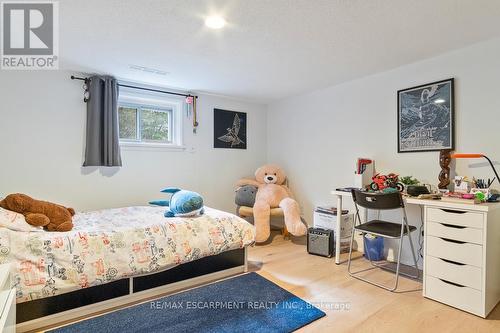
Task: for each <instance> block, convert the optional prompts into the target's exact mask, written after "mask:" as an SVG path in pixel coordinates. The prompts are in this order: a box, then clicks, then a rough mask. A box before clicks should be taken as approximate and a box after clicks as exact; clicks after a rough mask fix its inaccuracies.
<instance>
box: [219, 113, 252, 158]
mask: <svg viewBox="0 0 500 333" xmlns="http://www.w3.org/2000/svg"><path fill="white" fill-rule="evenodd" d="M214 148H232V149H247V114H246V113H245V112H236V111H228V110H221V109H214Z"/></svg>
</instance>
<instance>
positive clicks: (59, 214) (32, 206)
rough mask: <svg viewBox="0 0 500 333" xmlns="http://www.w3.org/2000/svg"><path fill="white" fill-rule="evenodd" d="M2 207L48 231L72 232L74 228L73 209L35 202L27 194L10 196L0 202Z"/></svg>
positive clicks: (44, 202) (45, 202)
mask: <svg viewBox="0 0 500 333" xmlns="http://www.w3.org/2000/svg"><path fill="white" fill-rule="evenodd" d="M0 207H2V208H3V209H7V210H11V211H13V212H16V213H19V214H22V215H24V217H25V219H26V222H27V223H28V224H31V225H33V226H35V227H44V228H45V229H47V230H48V231H70V230H71V229H72V228H73V221H72V216H73V215H75V210H74V209H73V208H66V207H64V206H60V205H57V204H54V203H51V202H47V201H40V200H35V199H33V198H31V197H29V196H27V195H25V194H20V193H16V194H10V195H8V196H7V197H6V198H5V199H3V200H2V201H0Z"/></svg>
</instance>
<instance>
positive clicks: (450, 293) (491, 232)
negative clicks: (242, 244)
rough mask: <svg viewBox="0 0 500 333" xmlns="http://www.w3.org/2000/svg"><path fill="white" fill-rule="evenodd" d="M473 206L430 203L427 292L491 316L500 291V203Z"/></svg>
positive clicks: (426, 250)
mask: <svg viewBox="0 0 500 333" xmlns="http://www.w3.org/2000/svg"><path fill="white" fill-rule="evenodd" d="M469 207H470V209H466V208H464V209H462V208H461V207H460V208H458V209H455V208H452V209H450V208H449V207H443V208H441V207H439V206H437V207H436V206H435V207H432V206H431V207H426V208H425V221H424V224H425V225H424V230H425V244H424V247H425V250H424V253H425V254H424V296H425V297H427V298H431V299H433V300H436V301H439V302H441V303H444V304H447V305H451V306H453V307H456V308H459V309H461V310H464V311H467V312H471V313H473V314H475V315H478V316H481V317H486V316H487V315H488V313H489V312H490V311H491V310H492V309H493V307H494V306H495V305H496V304H497V302H498V300H499V297H500V287H496V286H497V285H500V282H498V273H499V272H500V268H499V266H498V264H497V262H496V260H495V259H494V258H495V254H494V253H497V256H498V253H499V250H500V246H498V240H496V241H493V242H492V241H491V240H492V239H498V233H499V232H500V227H499V225H500V214H499V213H500V209H494V210H492V211H489V210H484V209H481V208H478V206H474V205H469ZM497 259H498V258H497ZM492 263H493V264H492Z"/></svg>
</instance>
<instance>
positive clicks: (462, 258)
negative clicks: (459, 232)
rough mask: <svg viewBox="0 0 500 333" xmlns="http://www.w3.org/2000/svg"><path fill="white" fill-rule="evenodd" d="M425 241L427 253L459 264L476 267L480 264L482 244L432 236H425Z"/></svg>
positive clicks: (481, 260)
mask: <svg viewBox="0 0 500 333" xmlns="http://www.w3.org/2000/svg"><path fill="white" fill-rule="evenodd" d="M425 241H426V243H427V244H426V248H427V252H426V254H427V255H430V256H433V257H437V258H443V259H447V260H451V261H454V262H457V263H460V264H467V265H472V266H476V267H481V266H482V262H483V247H482V245H478V244H473V243H466V242H462V241H456V240H453V239H448V238H443V237H434V236H427V237H426V239H425Z"/></svg>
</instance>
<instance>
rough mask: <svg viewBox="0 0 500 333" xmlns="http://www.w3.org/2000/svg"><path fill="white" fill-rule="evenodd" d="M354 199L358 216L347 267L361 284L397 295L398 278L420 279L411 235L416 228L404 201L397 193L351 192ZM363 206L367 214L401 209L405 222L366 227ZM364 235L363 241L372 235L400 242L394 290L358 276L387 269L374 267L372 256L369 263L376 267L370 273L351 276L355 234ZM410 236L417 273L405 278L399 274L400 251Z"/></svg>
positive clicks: (381, 222)
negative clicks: (360, 233)
mask: <svg viewBox="0 0 500 333" xmlns="http://www.w3.org/2000/svg"><path fill="white" fill-rule="evenodd" d="M352 198H353V200H354V206H355V207H356V216H355V218H354V225H353V230H352V236H351V245H350V248H349V261H348V265H347V271H348V273H349V275H350V276H352V277H354V278H356V279H358V280H362V281H365V282H368V283H371V284H373V285H375V286H377V287H380V288H383V289H386V290H389V291H394V290H396V289H397V287H398V279H399V275H400V274H401V275H405V276H408V277H411V278H415V279H416V278H418V277H419V270H418V266H417V257H416V255H415V249H414V248H413V242H412V240H411V235H410V233H411V232H412V231H415V230H416V229H417V228H416V227H414V226H412V225H408V218H407V216H406V210H405V205H404V201H403V198H402V197H401V194H400V193H398V192H395V193H367V192H361V191H359V190H352ZM358 206H361V207H363V208H366V209H368V210H370V209H371V210H377V211H380V210H393V209H401V210H402V211H403V218H402V221H401V223H394V222H388V221H383V220H371V221H368V222H366V223H361V219H360V217H359V207H358ZM356 231H357V232H362V233H363V238H364V236H365V234H367V233H368V234H373V235H376V236H381V237H384V238H392V239H399V251H398V255H397V264H396V270H395V271H394V270H391V271H393V272H395V273H396V282H395V283H394V287H392V288H391V287H386V286H384V285H381V284H378V283H375V282H373V281H370V280H368V279H365V278H362V277H360V276H359V275H357V274H359V273H361V272H365V271H367V270H370V269H374V268H377V267H379V268H383V269H388V268H387V267H384V266H382V265H380V264H376V263H374V262H373V261H372V260H371V258H370V253H369V252H368V253H367V257H368V260H370V263H371V264H372V265H373V266H374V267H371V268H369V269H364V270H361V271H357V272H351V255H352V243H353V240H354V233H355V232H356ZM404 236H407V237H408V240H409V241H410V247H411V251H412V255H413V260H414V262H415V271H416V275H410V274H405V273H401V272H399V266H400V260H401V249H402V245H403V237H404Z"/></svg>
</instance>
